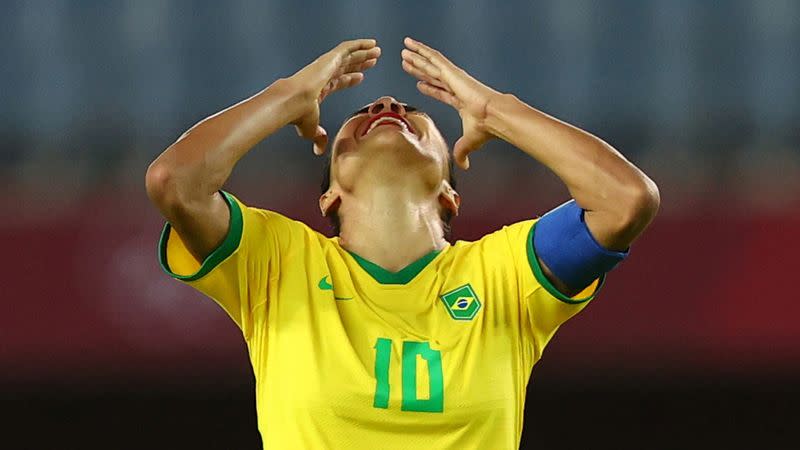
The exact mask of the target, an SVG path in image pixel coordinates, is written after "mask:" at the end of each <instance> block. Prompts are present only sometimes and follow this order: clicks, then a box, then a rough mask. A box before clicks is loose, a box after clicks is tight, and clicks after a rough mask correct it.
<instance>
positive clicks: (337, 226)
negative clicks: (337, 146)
mask: <svg viewBox="0 0 800 450" xmlns="http://www.w3.org/2000/svg"><path fill="white" fill-rule="evenodd" d="M448 155H449V153H448ZM453 166H454V164H453V160H452V157H449V156H448V161H447V181H449V182H450V186H452V187H453V189H455V188H456V172H455V169H454V167H453ZM330 187H331V158H330V156H329V157H327V158H325V167H324V169H323V171H322V183H321V184H320V188H321V189H322V193H323V194H324V193H326V192H328V189H329V188H330ZM441 218H442V229H443V230H444V238H445V239H446V240H448V241H449V240H450V235H451V228H450V221H451V220H453V213H452V212H451V211H450V210H449V209H447V208H442V212H441ZM328 219H329V220H330V221H331V228H333V234H334V235H336V236H338V235H339V231H340V230H341V225H342V223H341V221H340V220H339V214H337V213H336V212H332V213H330V214H328Z"/></svg>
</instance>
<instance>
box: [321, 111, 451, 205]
mask: <svg viewBox="0 0 800 450" xmlns="http://www.w3.org/2000/svg"><path fill="white" fill-rule="evenodd" d="M368 177H374V179H380V180H383V181H385V182H392V183H398V185H401V186H404V187H407V188H409V189H412V188H416V187H420V188H422V189H424V190H425V191H429V192H436V191H439V192H440V194H441V195H443V196H444V197H445V198H444V199H442V200H443V201H442V203H443V205H444V206H445V207H447V208H448V209H451V210H453V211H452V212H453V214H454V215H455V213H456V211H457V208H458V201H459V200H458V194H457V193H456V192H455V191H454V190H453V189H452V187H451V186H450V183H449V178H450V158H449V150H448V146H447V143H446V142H445V140H444V138H443V137H442V135H441V133H440V132H439V130H438V129H437V128H436V125H435V124H434V122H433V120H432V119H431V118H430V117H429V116H428V115H427V114H425V113H423V112H421V111H418V110H417V109H416V108H413V107H411V106H409V105H407V104H404V103H400V102H398V101H397V100H395V99H394V98H392V97H389V96H384V97H380V98H378V99H377V100H375V101H374V102H372V103H370V104H368V105H366V106H364V107H363V108H361V109H360V110H358V111H356V112H355V113H354V114H353V115H351V116H350V117H349V118H348V119H347V120H345V122H344V124H342V126H341V128H340V129H339V131H338V133H337V134H336V137H335V139H334V141H333V145H332V153H331V169H330V181H331V183H330V189H329V192H328V193H326V194H324V195H323V198H321V199H320V208H321V209H322V211H323V214H325V213H326V211H327V209H328V208H326V204H325V200H326V199H327V200H328V201H331V202H332V201H333V199H338V197H339V195H340V194H341V193H342V192H347V193H352V192H354V190H355V189H356V187H357V185H358V184H359V182H360V181H362V180H364V179H366V178H368ZM335 191H338V192H335ZM326 196H327V197H326ZM328 206H330V205H328Z"/></svg>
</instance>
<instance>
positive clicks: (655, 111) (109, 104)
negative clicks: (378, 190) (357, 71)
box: [0, 0, 800, 449]
mask: <svg viewBox="0 0 800 450" xmlns="http://www.w3.org/2000/svg"><path fill="white" fill-rule="evenodd" d="M0 30H3V31H2V34H3V38H2V42H0V60H2V61H3V64H2V66H0V87H2V90H1V91H0V175H2V180H3V187H4V189H3V190H2V193H0V211H3V213H2V220H0V249H2V251H3V254H4V255H3V258H2V262H0V274H1V275H0V283H2V285H1V286H0V405H2V410H3V414H4V416H5V418H4V419H3V420H2V425H0V431H2V432H1V433H0V448H14V449H16V448H25V449H55V448H59V449H61V448H70V449H72V448H74V449H86V448H115V449H123V448H131V449H133V448H192V449H204V448H208V449H232V448H236V449H254V448H259V447H258V446H259V440H258V434H257V430H256V422H255V406H254V394H253V379H252V372H251V370H250V368H249V363H248V360H247V354H246V348H245V346H244V342H243V340H242V339H241V336H240V335H239V332H238V330H237V328H236V327H235V325H234V324H233V323H232V322H230V320H229V319H228V318H227V316H226V315H225V314H224V313H223V312H222V311H221V310H220V309H219V308H218V307H217V306H216V305H214V304H213V303H212V302H211V301H209V300H207V299H205V298H203V297H202V296H201V295H199V294H197V293H195V292H193V291H192V290H191V289H190V288H188V287H185V286H182V285H181V284H179V283H177V282H175V281H172V280H170V279H169V278H168V277H167V276H165V275H164V274H163V273H161V271H160V269H159V267H158V265H157V261H156V252H155V250H156V242H157V239H158V235H159V232H160V227H161V219H160V218H159V216H158V213H157V212H156V211H155V209H154V208H152V207H151V206H150V205H149V204H148V202H147V198H146V195H145V193H144V173H145V170H146V168H147V165H148V164H149V162H150V161H151V160H152V159H153V158H154V157H155V156H156V155H157V154H158V153H159V152H160V151H162V150H163V149H164V148H165V147H166V146H168V145H169V144H170V143H171V142H173V141H174V139H175V138H176V137H177V136H179V135H180V134H181V133H182V132H183V131H184V130H185V129H187V128H188V127H189V126H191V125H192V124H193V123H195V122H196V121H198V120H200V119H202V118H203V117H205V116H207V115H209V114H212V113H214V112H216V111H218V110H220V109H222V108H224V107H226V106H228V105H230V104H232V103H234V102H236V101H238V100H240V99H242V98H245V97H247V96H249V95H251V94H253V93H255V92H257V91H258V90H260V89H262V88H263V87H265V86H266V85H268V84H269V83H271V82H272V81H273V80H275V79H276V78H279V77H284V76H288V75H290V74H291V73H293V72H294V71H296V70H297V69H299V68H300V67H302V66H303V65H304V64H306V63H307V62H309V61H310V60H312V59H313V58H315V57H316V56H318V55H319V54H321V53H322V52H324V51H326V50H328V49H329V48H331V47H333V46H334V45H336V44H337V43H338V42H339V41H341V40H344V39H351V38H357V37H374V38H376V39H378V41H379V44H380V45H381V47H382V48H383V56H382V58H381V60H380V61H379V64H378V66H377V67H376V68H374V69H372V70H371V71H369V72H368V73H367V77H366V80H365V81H364V83H363V85H361V86H360V87H358V88H357V89H354V90H349V91H346V92H344V93H340V94H336V95H334V96H332V97H331V98H330V99H329V100H326V102H325V103H324V104H323V107H322V124H323V126H325V127H326V128H327V130H328V132H329V134H333V133H334V132H335V130H336V129H337V128H338V126H339V124H340V123H341V122H342V120H343V119H344V118H345V117H346V115H347V114H348V113H349V112H351V111H353V110H355V109H357V108H358V107H360V106H362V105H363V104H365V103H367V102H368V101H371V100H373V99H374V98H376V97H378V96H380V95H385V94H388V95H393V96H395V97H397V98H399V99H400V100H402V101H407V102H409V103H411V104H413V105H415V106H417V107H419V108H421V109H423V110H426V111H428V112H430V114H431V115H432V116H433V117H434V119H435V120H436V121H437V123H438V124H439V126H440V128H441V129H442V131H443V133H444V135H445V136H446V137H447V138H448V140H449V141H450V142H451V143H452V142H454V141H455V139H457V138H458V136H459V132H460V129H459V125H460V123H459V120H458V116H457V114H455V112H453V111H451V110H449V109H448V108H447V107H445V106H442V105H439V104H436V103H434V102H433V101H432V100H430V99H428V98H426V97H423V96H422V95H421V94H419V93H418V92H417V91H416V90H415V87H414V80H412V79H411V78H410V77H409V76H407V75H406V74H405V73H404V72H403V71H402V69H401V68H400V56H399V52H400V49H401V48H402V38H403V36H405V35H411V36H413V37H415V38H417V39H420V40H422V41H425V42H427V43H429V44H430V45H432V46H434V47H437V48H438V49H440V50H441V51H442V52H444V53H445V54H446V55H448V56H449V57H450V59H452V60H453V61H454V62H455V63H456V64H459V65H460V66H461V67H463V68H464V69H465V70H467V71H469V72H470V73H471V74H473V75H474V76H475V77H477V78H478V79H480V80H482V81H484V82H485V83H487V84H489V85H490V86H493V87H495V88H496V89H498V90H501V91H505V92H512V93H514V94H516V95H517V96H518V97H520V98H522V99H523V100H525V101H527V102H528V103H530V104H532V105H534V106H536V107H538V108H540V109H542V110H544V111H546V112H548V113H551V114H553V115H555V116H557V117H560V118H562V119H564V120H567V121H569V122H571V123H574V124H576V125H578V126H580V127H582V128H585V129H587V130H589V131H591V132H593V133H595V134H597V135H599V136H601V137H602V138H604V139H606V140H607V141H609V142H610V143H612V144H613V145H614V146H615V147H616V148H618V149H619V150H620V151H621V152H622V153H623V154H625V155H626V156H627V157H628V158H629V159H630V160H631V161H633V162H634V163H635V164H637V165H638V166H639V167H641V168H642V169H643V170H644V171H645V172H647V173H648V174H649V175H650V176H651V177H652V178H653V179H654V180H655V181H656V182H657V183H658V185H659V187H660V190H661V196H662V207H661V211H660V213H659V216H658V217H657V218H656V221H655V222H654V223H653V225H652V226H651V228H650V229H649V230H648V232H647V233H646V234H645V235H644V236H643V237H642V238H641V239H640V240H639V241H637V243H636V244H635V245H634V247H633V252H632V255H631V257H630V258H629V259H628V261H626V262H625V263H624V264H622V265H621V266H620V267H619V268H618V269H617V270H615V271H614V273H613V274H611V275H610V276H609V278H608V282H607V285H606V287H605V288H604V291H603V294H602V295H601V296H600V297H599V298H598V299H597V300H596V301H594V302H593V304H592V305H590V306H589V307H588V308H587V309H586V310H585V311H584V312H582V313H581V314H580V315H579V316H578V317H576V318H575V319H573V320H572V321H570V322H569V323H567V324H565V325H564V326H563V327H562V329H561V330H560V331H559V333H558V335H557V337H556V338H555V339H554V340H553V342H552V343H551V344H550V346H549V347H548V349H547V351H546V352H545V355H544V358H543V359H542V361H541V362H540V363H539V364H538V365H537V366H536V368H535V369H534V374H533V377H532V382H531V384H530V386H529V395H528V399H527V414H526V422H525V433H524V436H523V448H538V449H542V448H544V449H550V448H565V449H571V448H636V449H639V448H665V449H666V448H670V449H674V448H770V449H772V448H775V449H779V448H795V447H796V446H797V443H796V441H797V439H796V430H797V428H798V426H799V425H800V413H798V412H797V406H796V405H797V404H798V400H800V394H798V393H797V392H798V390H799V389H798V379H800V378H798V377H799V376H800V324H798V313H800V290H799V289H798V288H797V285H796V279H797V269H798V265H799V264H798V262H797V256H796V255H797V254H798V252H800V237H798V236H799V235H800V233H798V232H800V126H798V123H799V121H800V75H798V69H800V51H798V49H800V2H797V1H795V0H763V1H758V0H729V1H695V0H652V1H642V0H601V1H588V0H585V1H578V0H575V1H563V0H562V1H559V0H550V1H508V2H489V1H476V2H389V1H386V2H361V1H359V2H355V1H354V2H344V1H342V2H311V1H309V2H274V1H273V2H270V1H256V0H235V1H226V2H210V1H208V2H205V1H202V2H201V1H198V2H188V1H156V0H153V1H143V0H128V1H122V0H119V1H110V2H108V1H88V0H87V1H69V2H68V1H25V2H23V1H8V2H3V4H2V5H0ZM471 160H472V168H471V169H470V171H469V172H459V173H458V177H459V191H460V192H461V195H462V197H463V200H464V204H463V208H462V215H461V216H459V217H458V219H456V221H455V222H454V229H453V231H454V237H455V238H458V239H475V238H478V237H480V236H482V235H483V234H485V233H487V232H489V231H492V230H494V229H496V228H498V227H499V226H501V225H503V224H507V223H511V222H513V221H516V220H520V219H525V218H529V217H532V216H535V215H538V214H541V213H543V212H545V211H547V210H549V209H550V208H552V207H553V206H555V205H557V204H559V203H561V202H562V201H564V200H566V198H567V193H566V190H565V189H564V187H563V186H562V185H561V183H560V182H559V181H558V180H557V179H556V178H555V177H554V176H553V175H552V174H550V173H549V172H547V170H546V169H544V168H543V167H541V166H540V165H539V164H537V163H536V162H535V161H532V160H530V159H529V158H528V157H527V156H525V155H523V154H522V153H521V152H518V151H515V150H514V149H513V148H511V147H510V146H509V145H507V144H505V143H502V142H492V143H490V144H488V145H487V146H486V148H485V149H484V150H482V151H481V152H479V153H477V154H475V155H474V156H473V157H472V158H471ZM322 167H323V161H322V160H321V159H319V158H316V157H314V156H313V155H312V153H311V148H310V144H308V143H306V142H304V141H301V140H300V139H298V138H297V137H296V136H295V134H294V131H293V130H291V129H286V130H282V131H281V132H279V133H278V134H277V135H276V136H272V137H270V138H269V139H267V140H266V141H265V142H263V143H261V144H259V146H258V147H257V148H256V149H255V150H253V151H252V152H251V153H250V154H249V155H248V156H247V157H245V158H244V160H243V161H242V163H241V164H240V165H239V167H237V169H236V171H235V172H234V175H233V176H232V178H231V180H230V182H229V186H228V189H229V190H231V191H232V192H234V193H236V194H237V195H238V196H239V197H240V198H241V199H243V200H244V201H245V202H247V203H248V204H251V205H255V206H260V207H264V208H269V209H274V210H277V211H279V212H282V213H284V214H286V215H289V216H290V217H293V218H297V219H301V220H303V221H305V222H307V223H309V224H310V225H312V226H313V227H315V228H317V229H319V230H321V231H328V228H327V225H326V224H325V222H324V221H322V219H321V218H320V217H318V213H317V209H316V208H317V206H316V204H317V197H318V195H319V190H318V186H319V181H320V178H321V171H322Z"/></svg>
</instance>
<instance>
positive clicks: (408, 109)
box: [345, 103, 424, 121]
mask: <svg viewBox="0 0 800 450" xmlns="http://www.w3.org/2000/svg"><path fill="white" fill-rule="evenodd" d="M400 104H401V105H403V108H405V109H406V112H421V111H419V110H418V109H417V108H416V107H415V106H411V105H409V104H407V103H400ZM370 106H372V103H369V104H367V105H364V107H363V108H361V109H359V110H358V111H356V112H354V113H352V114H350V115H349V116H347V119H345V120H346V121H347V120H350V119H352V118H353V117H355V116H357V115H359V114H366V113H367V111H369V107H370ZM423 114H424V113H423Z"/></svg>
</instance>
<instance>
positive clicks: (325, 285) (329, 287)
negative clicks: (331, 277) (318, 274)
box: [317, 275, 333, 291]
mask: <svg viewBox="0 0 800 450" xmlns="http://www.w3.org/2000/svg"><path fill="white" fill-rule="evenodd" d="M317 286H319V288H320V289H322V290H323V291H332V290H333V285H332V284H330V283H328V276H327V275H325V276H324V277H322V279H321V280H319V284H318V285H317Z"/></svg>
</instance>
